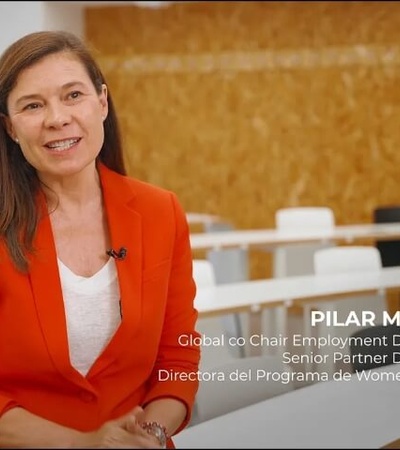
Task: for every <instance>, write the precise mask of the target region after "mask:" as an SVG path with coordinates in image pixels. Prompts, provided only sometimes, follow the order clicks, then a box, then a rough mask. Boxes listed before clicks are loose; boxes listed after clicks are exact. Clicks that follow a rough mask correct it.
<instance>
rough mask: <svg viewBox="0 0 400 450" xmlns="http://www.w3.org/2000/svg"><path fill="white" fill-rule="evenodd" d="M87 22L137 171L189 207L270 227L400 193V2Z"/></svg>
mask: <svg viewBox="0 0 400 450" xmlns="http://www.w3.org/2000/svg"><path fill="white" fill-rule="evenodd" d="M85 24H86V38H87V41H88V42H89V43H90V44H91V45H92V46H93V48H94V49H95V51H96V52H97V57H98V61H99V62H100V64H101V66H102V69H103V71H104V73H105V75H106V77H107V79H108V83H109V87H110V90H111V93H112V95H113V98H114V101H115V103H116V105H117V108H118V110H119V114H120V118H121V125H122V129H123V134H124V140H125V145H126V157H127V162H128V167H129V172H130V174H131V175H134V176H136V177H138V178H140V179H143V180H145V181H149V182H151V183H154V184H157V185H160V186H162V187H166V188H168V189H172V190H174V191H175V192H176V193H177V194H178V196H179V198H180V200H181V202H182V204H183V206H184V208H185V209H186V210H188V211H196V212H205V213H212V214H218V215H220V216H222V217H224V218H226V219H227V220H229V221H231V222H232V223H233V224H234V225H235V226H236V227H237V228H251V227H252V228H258V227H273V226H274V214H275V211H276V210H277V209H278V208H281V207H286V206H310V205H316V206H318V205H324V206H325V205H326V206H329V207H331V208H332V209H333V211H334V213H335V218H336V222H337V223H338V224H350V223H354V222H370V221H371V220H372V211H373V209H374V207H375V206H376V205H383V204H393V203H400V177H399V169H400V3H398V2H380V1H377V2H363V1H358V2H351V1H345V2H329V1H328V2H301V1H300V2H233V1H232V2H229V1H228V2H178V3H176V4H173V5H171V6H169V7H165V8H162V9H157V10H154V9H150V8H145V9H144V8H138V7H135V6H119V7H107V8H104V7H103V8H100V7H99V8H97V7H96V8H93V7H92V8H89V9H88V10H87V12H86V17H85ZM265 258H266V256H265V254H261V253H259V254H255V255H254V258H253V260H252V268H253V273H254V276H258V275H260V276H265V267H268V265H269V260H268V259H265Z"/></svg>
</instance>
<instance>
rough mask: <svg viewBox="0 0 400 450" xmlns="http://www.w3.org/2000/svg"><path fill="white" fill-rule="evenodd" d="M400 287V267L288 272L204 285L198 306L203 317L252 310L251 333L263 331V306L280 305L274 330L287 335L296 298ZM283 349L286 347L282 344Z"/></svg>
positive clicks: (303, 298) (377, 290) (200, 289)
mask: <svg viewBox="0 0 400 450" xmlns="http://www.w3.org/2000/svg"><path fill="white" fill-rule="evenodd" d="M399 288H400V267H384V268H382V269H381V270H380V271H373V272H370V273H365V272H353V273H346V274H330V275H302V276H297V277H296V276H293V277H292V276H288V277H283V278H268V279H263V280H251V281H245V282H240V283H230V284H222V285H216V286H211V287H200V288H198V290H197V293H196V298H195V306H196V308H197V310H198V312H199V316H200V317H209V316H215V315H224V314H230V313H237V312H247V313H249V315H250V322H249V323H250V331H249V333H250V335H252V334H261V333H262V329H261V328H262V326H261V313H262V310H263V308H279V312H280V314H279V318H278V320H277V322H276V323H275V325H276V329H275V330H272V334H273V335H278V334H279V333H281V334H282V335H287V329H286V308H287V307H288V306H290V305H292V303H293V302H306V301H307V300H312V299H321V300H324V299H326V300H329V299H332V298H333V297H339V298H340V297H344V296H349V295H360V294H371V293H375V292H380V293H382V292H387V291H389V290H391V289H399ZM280 351H282V352H283V351H285V349H284V348H281V349H280ZM259 352H260V348H257V347H252V348H251V354H259Z"/></svg>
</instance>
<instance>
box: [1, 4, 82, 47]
mask: <svg viewBox="0 0 400 450" xmlns="http://www.w3.org/2000/svg"><path fill="white" fill-rule="evenodd" d="M83 28H84V20H83V6H78V5H71V6H69V5H68V4H67V2H36V1H33V2H2V1H0V53H2V52H3V50H5V48H6V47H8V46H9V45H10V44H11V43H12V42H13V41H14V40H16V39H18V38H20V37H22V36H23V35H24V34H27V33H31V32H33V31H41V30H46V29H47V30H57V29H60V30H69V31H72V32H73V33H76V34H78V35H79V36H81V37H83V34H84V29H83Z"/></svg>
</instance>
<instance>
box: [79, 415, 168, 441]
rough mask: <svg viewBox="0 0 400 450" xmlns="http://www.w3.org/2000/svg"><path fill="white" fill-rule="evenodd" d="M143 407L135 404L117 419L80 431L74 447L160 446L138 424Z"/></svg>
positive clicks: (155, 439)
mask: <svg viewBox="0 0 400 450" xmlns="http://www.w3.org/2000/svg"><path fill="white" fill-rule="evenodd" d="M142 415H143V409H142V408H140V407H139V406H137V407H136V408H134V409H133V410H132V411H131V412H130V413H128V414H126V415H124V416H122V417H120V418H119V419H115V420H110V421H108V422H106V423H105V424H104V425H102V426H101V427H100V428H99V429H98V430H96V431H92V432H88V433H82V435H81V436H80V438H79V439H78V440H77V441H76V442H75V443H74V447H76V448H78V447H79V448H161V446H160V443H159V442H158V439H157V438H156V437H155V436H152V435H151V434H149V433H147V432H146V431H145V430H144V429H143V428H142V427H141V425H140V422H141V417H142Z"/></svg>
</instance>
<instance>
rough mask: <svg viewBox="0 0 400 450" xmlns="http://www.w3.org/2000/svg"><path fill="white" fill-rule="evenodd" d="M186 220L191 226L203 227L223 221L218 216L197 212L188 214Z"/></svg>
mask: <svg viewBox="0 0 400 450" xmlns="http://www.w3.org/2000/svg"><path fill="white" fill-rule="evenodd" d="M186 219H187V221H188V224H189V225H203V226H204V225H207V224H209V223H214V222H220V221H221V219H220V218H219V217H218V216H215V215H212V214H204V213H195V212H187V213H186Z"/></svg>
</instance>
